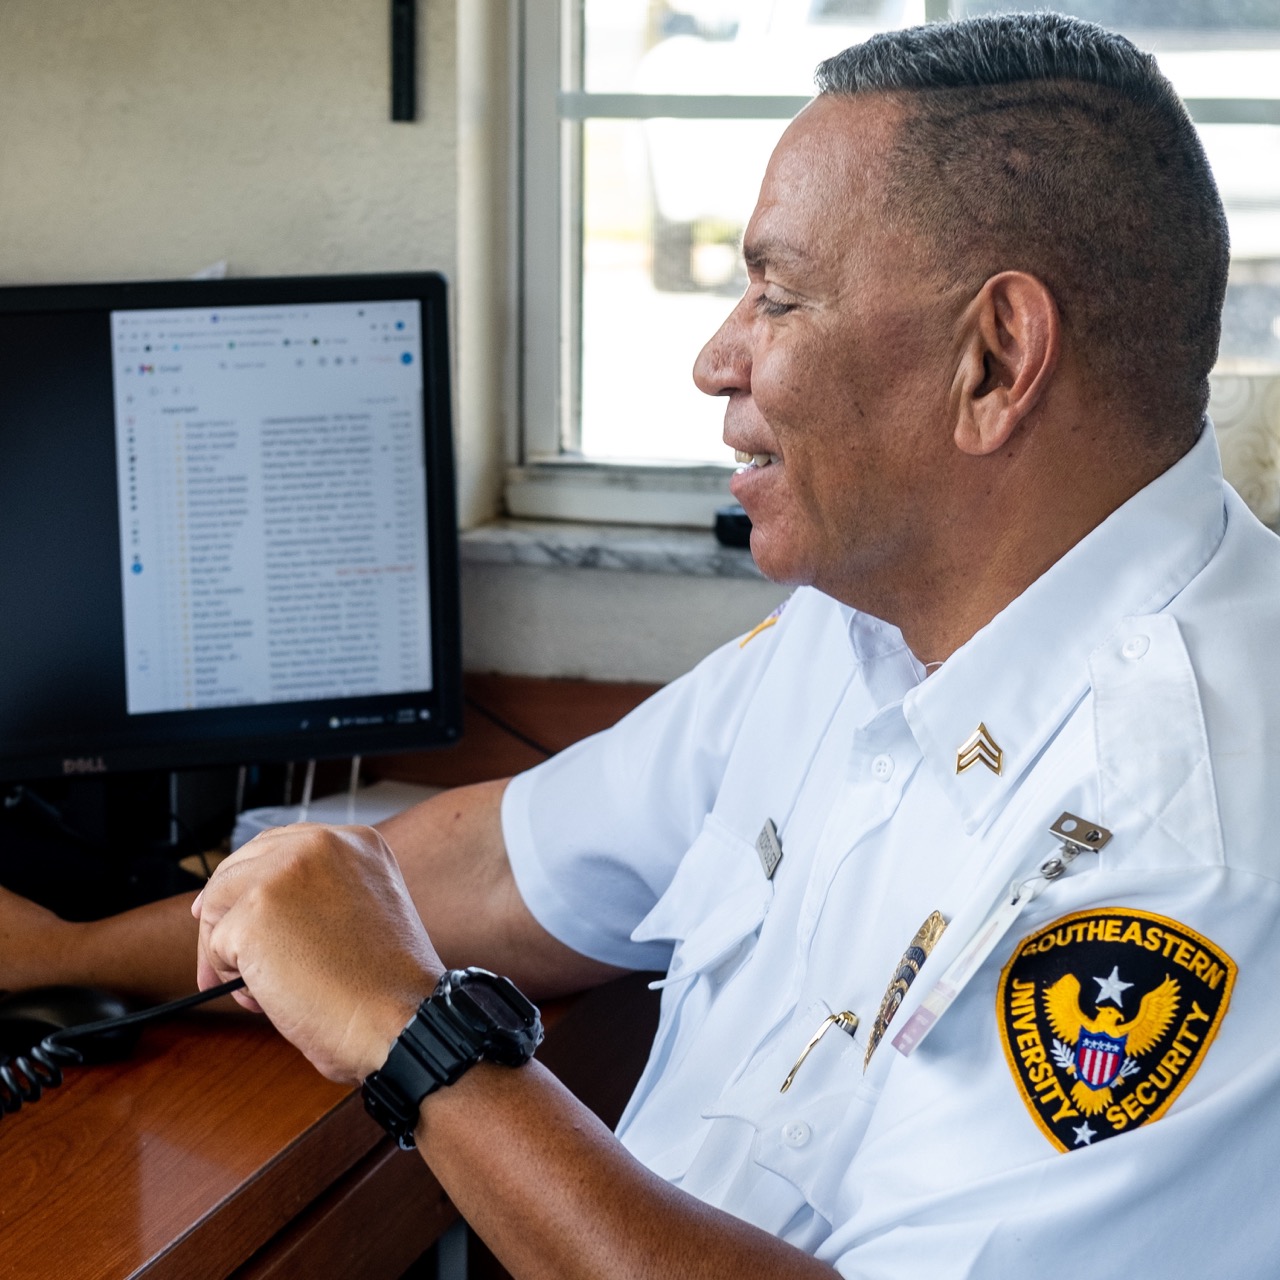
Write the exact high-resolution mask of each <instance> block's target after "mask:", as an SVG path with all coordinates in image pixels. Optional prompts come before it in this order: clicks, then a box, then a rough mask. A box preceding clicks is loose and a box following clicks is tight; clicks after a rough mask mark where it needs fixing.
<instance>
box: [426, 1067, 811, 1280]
mask: <svg viewBox="0 0 1280 1280" xmlns="http://www.w3.org/2000/svg"><path fill="white" fill-rule="evenodd" d="M416 1140H417V1143H418V1149H419V1151H420V1152H421V1154H422V1156H423V1157H424V1159H426V1161H427V1163H428V1164H429V1165H430V1166H431V1169H432V1171H433V1172H434V1173H435V1175H436V1176H437V1177H438V1178H439V1180H440V1182H441V1185H442V1186H443V1187H444V1189H445V1191H446V1192H447V1193H448V1194H449V1197H450V1199H451V1200H452V1201H453V1202H454V1203H455V1204H456V1205H457V1206H458V1208H459V1210H460V1211H461V1212H462V1214H463V1216H464V1217H466V1219H467V1220H468V1222H470V1223H471V1225H472V1226H473V1227H474V1228H475V1230H476V1231H477V1232H478V1233H479V1235H480V1236H481V1237H482V1238H483V1239H484V1240H485V1242H486V1243H487V1244H488V1245H489V1247H490V1248H491V1249H492V1250H493V1252H494V1253H495V1254H496V1255H497V1257H498V1258H499V1259H500V1260H501V1262H502V1263H503V1265H504V1266H505V1267H506V1268H507V1269H508V1270H509V1271H510V1272H511V1274H512V1275H513V1276H514V1277H516V1280H538V1278H540V1277H547V1278H548V1280H577V1278H578V1277H581V1278H582V1280H601V1278H602V1277H604V1278H607V1280H649V1278H650V1277H652V1278H654V1280H658V1278H661V1280H713V1278H718V1277H724V1278H725V1280H729V1278H733V1280H738V1278H740V1277H742V1276H754V1275H767V1276H769V1277H778V1278H779V1280H786V1278H787V1277H797V1278H802V1277H824V1276H825V1277H828V1278H829V1277H831V1275H832V1272H831V1270H830V1269H829V1268H828V1267H826V1266H825V1265H823V1264H821V1263H818V1262H815V1261H814V1260H813V1259H812V1258H810V1257H808V1256H807V1255H805V1254H803V1253H801V1252H800V1251H799V1250H797V1249H794V1248H792V1247H791V1246H790V1245H786V1244H783V1243H782V1242H781V1241H779V1240H777V1239H775V1238H774V1237H773V1236H770V1235H768V1234H767V1233H765V1232H763V1231H760V1230H759V1229H758V1228H756V1227H752V1226H750V1225H748V1224H747V1223H744V1222H742V1221H740V1220H739V1219H737V1218H734V1217H732V1216H730V1215H729V1214H726V1213H723V1212H721V1211H720V1210H717V1209H712V1208H710V1207H709V1206H707V1205H705V1204H702V1203H701V1202H700V1201H698V1200H695V1199H693V1198H692V1197H691V1196H688V1195H686V1194H684V1193H683V1192H680V1191H677V1190H676V1189H675V1188H673V1187H671V1186H670V1185H669V1184H668V1183H666V1182H664V1181H663V1180H662V1179H661V1178H658V1177H657V1176H656V1175H655V1174H653V1173H651V1172H650V1171H649V1170H647V1169H646V1168H644V1166H642V1165H641V1164H640V1163H639V1162H638V1161H636V1160H635V1159H634V1158H633V1157H632V1156H631V1155H630V1154H629V1153H628V1152H627V1151H626V1150H625V1149H624V1148H623V1147H622V1145H621V1144H620V1143H619V1142H618V1141H617V1139H616V1138H614V1137H613V1135H612V1134H610V1133H609V1131H608V1130H607V1129H606V1128H605V1127H604V1126H603V1125H602V1124H601V1123H600V1122H599V1121H598V1120H597V1119H596V1118H595V1117H594V1116H593V1115H592V1114H591V1113H590V1112H589V1111H587V1110H586V1109H585V1108H584V1107H583V1106H581V1104H579V1103H578V1102H577V1101H576V1100H575V1099H574V1098H573V1097H572V1095H570V1094H569V1093H568V1092H567V1091H566V1090H565V1089H564V1088H563V1087H562V1086H561V1085H560V1084H559V1083H558V1082H557V1081H556V1080H555V1078H554V1077H553V1076H551V1075H550V1073H549V1072H547V1071H545V1070H543V1069H542V1068H541V1067H540V1066H538V1064H537V1063H536V1062H535V1063H530V1064H529V1065H528V1066H526V1067H521V1068H519V1069H517V1070H511V1069H508V1068H504V1067H497V1066H490V1065H487V1064H484V1063H481V1064H479V1065H477V1066H476V1067H473V1068H472V1069H471V1070H470V1071H468V1072H467V1073H466V1075H464V1076H463V1077H462V1079H461V1080H459V1081H458V1082H457V1083H456V1084H454V1085H452V1086H450V1087H448V1088H444V1089H439V1090H437V1091H436V1092H435V1093H433V1094H431V1095H430V1096H429V1097H428V1098H426V1099H425V1101H424V1103H423V1107H422V1118H421V1120H420V1122H419V1124H418V1129H417V1134H416Z"/></svg>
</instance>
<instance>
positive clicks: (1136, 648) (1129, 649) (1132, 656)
mask: <svg viewBox="0 0 1280 1280" xmlns="http://www.w3.org/2000/svg"><path fill="white" fill-rule="evenodd" d="M1150 648H1151V641H1150V640H1148V639H1147V637H1146V636H1130V637H1129V638H1128V639H1127V640H1126V641H1125V642H1124V644H1122V645H1121V646H1120V652H1121V653H1122V654H1124V656H1125V657H1126V658H1128V659H1129V660H1130V661H1131V662H1136V661H1137V660H1138V659H1139V658H1141V657H1142V655H1143V654H1144V653H1146V651H1147V650H1148V649H1150Z"/></svg>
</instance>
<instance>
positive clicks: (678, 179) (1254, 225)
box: [569, 0, 1280, 464]
mask: <svg viewBox="0 0 1280 1280" xmlns="http://www.w3.org/2000/svg"><path fill="white" fill-rule="evenodd" d="M573 3H576V4H578V5H580V9H579V13H580V16H581V19H582V22H583V27H582V31H583V48H584V62H583V75H584V82H583V83H584V87H585V88H586V89H588V90H589V91H592V92H602V93H606V92H607V93H622V92H650V93H682V94H684V93H716V94H752V95H755V94H797V95H803V94H806V93H808V92H809V91H810V89H811V85H812V76H813V68H814V66H815V65H816V64H817V63H818V62H819V61H820V60H821V58H823V57H825V56H827V55H828V54H830V53H833V52H835V51H837V50H839V49H841V48H844V47H845V46H846V45H848V44H851V43H854V42H855V41H857V40H859V39H863V38H865V37H866V35H868V34H869V33H870V32H871V31H873V30H876V29H883V28H886V27H892V26H898V25H910V24H911V23H913V22H918V21H922V20H923V17H924V13H923V9H924V5H923V0H573ZM1015 7H1025V5H1021V6H1019V5H1007V4H997V3H991V2H990V0H953V3H952V9H953V11H954V12H957V13H977V12H990V11H995V10H998V9H1009V8H1015ZM1060 7H1063V8H1067V9H1068V10H1070V11H1074V12H1076V13H1078V14H1079V16H1082V17H1087V18H1089V19H1091V20H1094V21H1098V22H1102V23H1103V24H1105V25H1109V26H1112V27H1114V28H1117V29H1119V30H1123V31H1126V32H1127V33H1128V34H1130V35H1131V36H1132V37H1133V38H1134V39H1135V41H1136V42H1137V43H1139V45H1140V46H1142V47H1144V48H1149V49H1151V50H1153V51H1154V52H1155V53H1156V55H1157V57H1158V58H1159V59H1160V63H1161V66H1162V67H1163V68H1164V70H1165V71H1166V73H1167V74H1168V75H1169V76H1170V78H1171V79H1172V80H1173V82H1174V84H1175V85H1176V86H1177V87H1178V89H1179V90H1180V92H1182V93H1183V94H1184V95H1186V96H1188V97H1191V98H1199V99H1231V98H1246V99H1267V100H1271V101H1275V100H1277V98H1280V0H1075V2H1074V3H1072V4H1066V5H1062V6H1060ZM783 127H784V122H782V121H776V120H771V121H760V120H729V121H726V120H659V119H653V120H646V121H643V122H638V121H612V120H590V121H588V122H587V123H586V124H585V125H584V127H583V130H582V138H583V163H582V182H583V196H582V198H583V220H582V234H583V241H582V254H583V257H582V266H583V271H582V296H581V315H580V317H579V319H580V334H581V348H580V351H581V364H580V369H579V376H580V406H581V418H580V423H573V424H570V427H569V434H570V437H571V438H573V439H575V440H576V444H577V447H578V448H579V449H580V450H581V453H582V454H583V455H584V456H586V457H589V458H597V459H604V458H626V459H632V460H643V461H662V460H684V461H697V460H703V461H714V462H724V463H726V464H727V463H728V462H729V459H728V458H727V456H726V451H725V449H724V446H723V445H722V444H721V442H720V423H721V418H722V412H723V405H722V403H720V402H718V401H714V400H708V399H707V398H705V397H703V396H701V395H699V393H698V392H697V391H696V389H695V388H694V387H693V384H692V382H691V380H690V368H691V366H692V363H693V360H694V357H695V356H696V354H697V352H698V349H699V347H700V346H701V344H702V342H703V341H705V339H706V338H707V337H709V336H710V334H711V333H712V332H713V331H714V329H715V327H716V325H717V324H718V323H719V321H720V320H721V319H722V318H723V316H724V314H725V313H726V312H727V311H728V309H729V307H730V306H731V305H732V303H733V299H734V297H735V296H736V294H737V293H738V291H739V290H740V288H741V286H742V284H743V279H742V274H741V265H740V262H739V259H738V242H739V239H740V236H741V232H742V228H743V226H744V225H745V223H746V219H747V216H748V215H749V213H750V210H751V208H752V205H753V204H754V202H755V196H756V192H757V190H758V187H759V182H760V177H761V175H762V174H763V171H764V166H765V163H766V162H767V159H768V156H769V153H770V151H771V150H772V147H773V145H774V143H775V141H776V140H777V137H778V136H779V134H780V133H781V131H782V129H783ZM1201 136H1202V138H1203V139H1204V142H1205V148H1206V150H1207V151H1208V153H1209V158H1210V162H1211V164H1212V165H1213V168H1214V172H1215V174H1216V176H1217V178H1218V182H1219V185H1220V187H1221V190H1222V193H1223V199H1224V203H1225V204H1226V208H1227V216H1228V219H1229V221H1230V224H1231V235H1232V246H1233V255H1234V256H1233V263H1232V276H1231V283H1230V286H1229V291H1228V299H1227V310H1226V315H1225V319H1224V332H1223V344H1222V364H1221V368H1222V370H1223V371H1226V372H1249V371H1260V370H1262V369H1266V368H1280V126H1277V125H1272V124H1206V125H1203V126H1201ZM575 432H576V433H577V434H576V436H575Z"/></svg>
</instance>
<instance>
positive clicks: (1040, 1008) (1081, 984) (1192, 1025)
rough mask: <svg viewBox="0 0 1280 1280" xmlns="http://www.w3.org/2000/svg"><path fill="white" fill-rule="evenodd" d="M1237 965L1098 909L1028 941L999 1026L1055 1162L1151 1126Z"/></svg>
mask: <svg viewBox="0 0 1280 1280" xmlns="http://www.w3.org/2000/svg"><path fill="white" fill-rule="evenodd" d="M1235 980H1236V966H1235V962H1234V961H1233V960H1232V959H1231V957H1230V956H1228V955H1227V954H1226V953H1225V952H1224V951H1222V950H1220V949H1219V948H1218V947H1216V946H1215V945H1214V944H1213V943H1212V942H1210V941H1209V940H1208V939H1207V938H1205V937H1202V936H1201V935H1200V934H1198V933H1196V932H1195V931H1194V930H1191V929H1188V928H1187V927H1186V926H1185V925H1181V924H1179V923H1178V922H1177V921H1176V920H1169V919H1167V918H1166V917H1164V916H1157V915H1151V914H1149V913H1148V912H1145V911H1129V910H1126V909H1124V908H1121V907H1101V908H1098V909H1096V910H1094V911H1078V912H1076V913H1075V914H1074V915H1069V916H1063V917H1062V918H1061V919H1059V920H1055V921H1054V922H1053V923H1052V924H1047V925H1045V927H1044V928H1043V929H1040V930H1038V931H1037V932H1036V933H1033V934H1032V935H1031V936H1030V937H1028V938H1024V939H1023V941H1022V942H1020V943H1019V944H1018V947H1017V949H1016V950H1015V951H1014V953H1013V958H1012V959H1011V960H1010V961H1009V963H1008V964H1007V965H1005V968H1004V972H1003V973H1001V975H1000V987H999V991H998V994H997V996H996V1020H997V1022H998V1023H999V1024H1000V1039H1001V1040H1002V1041H1003V1043H1004V1053H1005V1057H1006V1058H1007V1059H1008V1062H1009V1069H1010V1070H1011V1071H1012V1072H1013V1078H1014V1080H1015V1081H1016V1082H1017V1085H1018V1091H1019V1093H1020V1094H1021V1095H1022V1100H1023V1102H1025V1103H1026V1105H1027V1109H1028V1111H1030V1112H1031V1118H1032V1119H1033V1120H1034V1121H1035V1122H1036V1124H1037V1126H1038V1127H1039V1129H1040V1131H1041V1132H1042V1133H1043V1134H1044V1135H1045V1137H1046V1138H1048V1139H1049V1141H1050V1142H1052V1143H1053V1145H1054V1146H1055V1147H1057V1148H1058V1150H1059V1151H1071V1150H1074V1149H1075V1148H1076V1147H1085V1146H1089V1145H1090V1144H1091V1143H1093V1142H1095V1141H1099V1140H1101V1139H1103V1138H1112V1137H1114V1136H1115V1135H1116V1134H1117V1133H1121V1132H1123V1131H1124V1130H1125V1129H1134V1128H1137V1127H1138V1126H1139V1125H1144V1124H1148V1123H1150V1122H1151V1121H1152V1120H1158V1119H1159V1118H1160V1117H1161V1116H1162V1115H1164V1113H1165V1112H1166V1111H1168V1109H1169V1107H1170V1106H1171V1105H1172V1104H1173V1100H1174V1099H1175V1098H1176V1097H1177V1096H1178V1094H1179V1093H1181V1092H1182V1090H1183V1087H1184V1086H1185V1085H1186V1083H1187V1081H1188V1080H1190V1079H1191V1077H1192V1076H1193V1075H1195V1073H1196V1071H1197V1070H1198V1068H1199V1066H1200V1063H1201V1061H1202V1060H1203V1058H1204V1055H1205V1053H1206V1051H1207V1050H1208V1048H1209V1045H1210V1044H1211V1043H1212V1042H1213V1038H1214V1036H1216V1035H1217V1034H1218V1027H1219V1026H1220V1025H1221V1023H1222V1019H1223V1016H1224V1015H1225V1014H1226V1012H1227V1004H1228V1003H1229V1001H1230V999H1231V989H1232V987H1233V986H1234V985H1235Z"/></svg>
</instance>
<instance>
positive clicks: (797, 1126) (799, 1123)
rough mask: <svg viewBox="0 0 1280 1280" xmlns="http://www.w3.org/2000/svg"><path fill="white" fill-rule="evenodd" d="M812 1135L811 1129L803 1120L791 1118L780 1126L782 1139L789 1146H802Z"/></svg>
mask: <svg viewBox="0 0 1280 1280" xmlns="http://www.w3.org/2000/svg"><path fill="white" fill-rule="evenodd" d="M811 1137H813V1130H812V1129H810V1128H809V1126H808V1125H807V1124H805V1122H804V1121H803V1120H792V1121H791V1123H790V1124H784V1125H783V1126H782V1141H783V1142H784V1143H786V1145H787V1146H789V1147H803V1146H804V1145H805V1144H806V1143H807V1142H808V1141H809V1139H810V1138H811Z"/></svg>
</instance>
